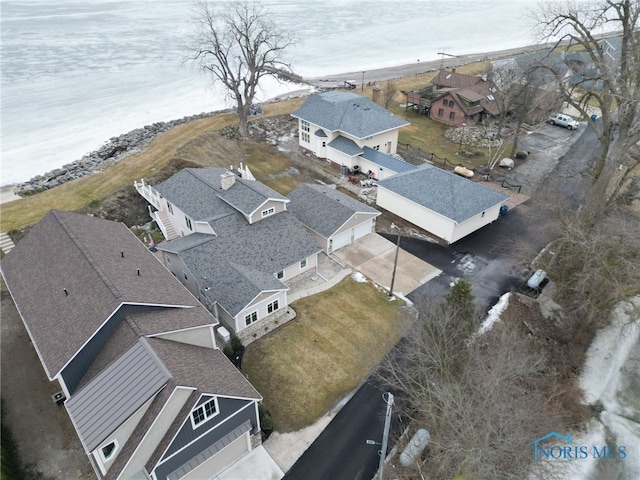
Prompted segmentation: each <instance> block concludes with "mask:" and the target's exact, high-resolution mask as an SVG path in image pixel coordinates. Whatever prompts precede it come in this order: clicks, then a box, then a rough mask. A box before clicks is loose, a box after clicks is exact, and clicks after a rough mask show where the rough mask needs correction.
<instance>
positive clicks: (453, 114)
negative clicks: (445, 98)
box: [449, 112, 456, 120]
mask: <svg viewBox="0 0 640 480" xmlns="http://www.w3.org/2000/svg"><path fill="white" fill-rule="evenodd" d="M455 119H456V112H449V120H455Z"/></svg>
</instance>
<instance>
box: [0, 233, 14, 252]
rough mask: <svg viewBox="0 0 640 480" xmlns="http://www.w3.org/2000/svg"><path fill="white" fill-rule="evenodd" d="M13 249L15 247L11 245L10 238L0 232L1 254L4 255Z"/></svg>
mask: <svg viewBox="0 0 640 480" xmlns="http://www.w3.org/2000/svg"><path fill="white" fill-rule="evenodd" d="M13 247H15V244H14V243H13V240H11V237H9V235H7V234H6V233H5V232H0V249H2V253H4V254H5V255H6V254H7V253H9V252H10V251H11V250H12V249H13Z"/></svg>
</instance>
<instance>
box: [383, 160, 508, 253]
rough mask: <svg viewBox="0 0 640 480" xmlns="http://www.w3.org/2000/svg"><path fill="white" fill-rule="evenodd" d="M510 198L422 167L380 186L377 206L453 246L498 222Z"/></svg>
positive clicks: (481, 186) (442, 171)
mask: <svg viewBox="0 0 640 480" xmlns="http://www.w3.org/2000/svg"><path fill="white" fill-rule="evenodd" d="M508 198H509V196H508V195H505V194H504V193H500V192H497V191H495V190H492V189H490V188H488V187H485V186H484V185H480V184H479V183H476V182H473V181H471V180H469V179H466V178H462V177H459V176H458V175H455V174H453V173H450V172H447V171H445V170H442V169H440V168H437V167H433V166H431V165H423V166H421V167H419V168H417V169H415V170H411V171H408V172H404V173H399V174H398V175H394V176H393V177H391V178H387V179H385V180H382V181H381V182H379V183H378V200H377V204H378V205H380V206H381V207H382V208H385V209H386V210H388V211H390V212H392V213H395V214H396V215H398V216H399V217H402V218H404V219H405V220H407V221H409V222H411V223H413V224H414V225H416V226H418V227H420V228H422V229H424V230H426V231H427V232H430V233H432V234H433V235H435V236H436V237H439V238H441V239H443V240H445V241H446V242H447V243H454V242H456V241H458V240H460V239H461V238H463V237H465V236H467V235H469V234H470V233H473V232H475V231H476V230H478V229H480V228H482V227H484V226H485V225H488V224H489V223H491V222H493V221H494V220H496V219H497V218H498V215H499V214H500V207H501V206H502V204H503V203H504V202H506V201H507V199H508Z"/></svg>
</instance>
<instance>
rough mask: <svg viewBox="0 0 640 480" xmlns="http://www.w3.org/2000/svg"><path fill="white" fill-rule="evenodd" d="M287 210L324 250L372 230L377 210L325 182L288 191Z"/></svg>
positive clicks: (304, 185)
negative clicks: (288, 201)
mask: <svg viewBox="0 0 640 480" xmlns="http://www.w3.org/2000/svg"><path fill="white" fill-rule="evenodd" d="M289 198H290V199H291V203H290V204H289V210H290V211H291V213H293V214H294V215H295V216H296V217H297V218H298V220H300V221H301V222H302V224H303V225H304V226H305V227H306V228H307V229H308V230H309V232H310V233H311V235H313V237H314V238H315V240H316V242H317V243H318V244H319V245H320V246H321V247H322V249H323V250H324V251H325V253H327V254H330V253H333V252H335V251H336V250H338V249H340V248H342V247H344V246H346V245H350V244H352V243H354V242H355V241H356V240H358V239H360V238H362V237H365V236H366V235H369V234H370V233H375V221H376V217H378V215H380V212H379V211H377V210H376V209H375V208H372V207H370V206H368V205H365V204H364V203H362V202H359V201H358V200H355V199H354V198H351V197H350V196H348V195H345V194H344V193H342V192H339V191H337V190H336V189H335V188H331V187H329V186H327V185H311V184H308V183H303V184H301V185H299V186H298V187H297V188H296V189H295V190H293V191H292V192H291V193H290V194H289Z"/></svg>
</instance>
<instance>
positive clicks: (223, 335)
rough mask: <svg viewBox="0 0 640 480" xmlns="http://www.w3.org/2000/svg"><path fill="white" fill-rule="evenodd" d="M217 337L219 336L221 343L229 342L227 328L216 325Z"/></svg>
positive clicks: (229, 336)
mask: <svg viewBox="0 0 640 480" xmlns="http://www.w3.org/2000/svg"><path fill="white" fill-rule="evenodd" d="M218 337H220V340H221V341H222V342H223V343H229V341H231V334H230V333H229V330H227V329H226V328H224V327H218Z"/></svg>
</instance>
